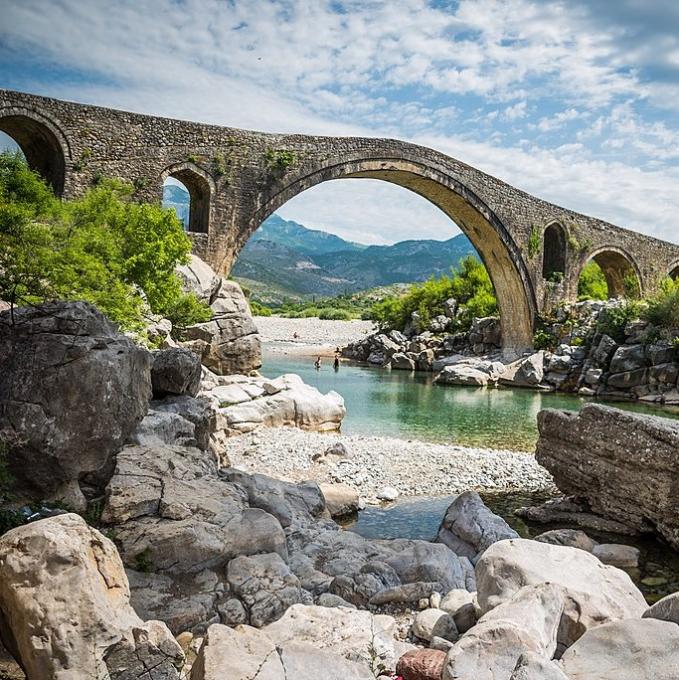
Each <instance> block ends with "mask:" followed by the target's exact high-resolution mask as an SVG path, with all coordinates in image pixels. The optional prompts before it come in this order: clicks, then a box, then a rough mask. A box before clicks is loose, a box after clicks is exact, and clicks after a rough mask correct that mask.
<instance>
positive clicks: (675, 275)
mask: <svg viewBox="0 0 679 680" xmlns="http://www.w3.org/2000/svg"><path fill="white" fill-rule="evenodd" d="M667 275H668V276H669V277H670V278H671V279H672V280H674V281H676V280H678V279H679V262H675V263H674V264H673V265H672V266H671V267H670V270H669V272H668V273H667Z"/></svg>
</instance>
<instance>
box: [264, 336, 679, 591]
mask: <svg viewBox="0 0 679 680" xmlns="http://www.w3.org/2000/svg"><path fill="white" fill-rule="evenodd" d="M262 373H263V374H264V375H266V376H268V377H276V376H278V375H281V374H282V373H296V374H297V375H299V376H301V377H302V379H303V380H304V382H306V383H308V384H310V385H314V386H315V387H317V388H318V389H319V390H320V391H321V392H328V391H329V390H335V391H336V392H338V393H339V394H341V395H342V396H343V397H344V401H345V404H346V407H347V415H346V417H345V419H344V421H343V423H342V432H343V433H345V434H363V435H372V436H388V437H398V438H403V439H417V440H421V441H431V442H436V443H457V444H463V445H467V446H479V447H487V448H494V449H510V450H520V451H533V450H534V449H535V442H536V440H537V420H536V418H537V414H538V412H539V411H540V410H541V409H543V408H563V409H569V410H578V409H579V408H580V407H581V406H582V405H583V404H584V403H586V402H587V401H588V400H586V399H583V398H580V397H577V396H575V395H569V394H557V393H551V392H535V391H532V390H519V389H503V388H499V389H493V388H490V389H488V388H480V389H479V388H473V387H461V386H460V387H457V386H451V385H446V386H437V385H433V384H432V375H431V374H428V373H417V372H416V373H408V372H406V371H390V370H385V369H382V368H373V367H370V366H362V365H351V364H344V363H343V364H342V365H341V366H340V368H339V370H338V371H335V370H333V368H332V364H331V362H330V361H329V360H325V363H324V365H322V367H321V369H320V370H318V371H317V370H316V369H315V368H314V366H313V359H311V358H309V357H300V356H285V355H281V354H279V353H270V352H267V351H266V349H265V354H264V366H263V368H262ZM615 405H616V406H618V407H620V408H624V409H627V410H631V411H637V412H641V413H648V414H654V415H662V416H666V417H669V418H679V409H676V408H672V409H670V408H665V409H660V408H657V407H653V406H648V405H645V404H639V403H628V402H622V403H617V404H615ZM482 496H483V499H484V501H485V502H486V503H487V504H488V506H489V507H490V508H491V509H492V510H493V511H494V512H496V513H497V514H499V515H501V516H503V517H504V518H505V519H506V520H507V522H509V524H510V525H511V526H512V527H513V528H514V529H515V530H516V531H517V532H518V533H519V534H520V535H521V536H524V537H532V536H535V535H537V534H538V533H541V532H542V531H545V530H546V529H547V528H550V527H545V526H541V525H533V526H531V525H527V524H526V523H524V522H522V521H521V520H520V519H518V518H517V517H516V516H515V515H514V514H513V513H514V510H515V509H516V508H517V507H520V506H522V505H529V504H536V503H539V502H542V501H544V500H546V497H545V496H544V494H542V495H541V494H522V493H496V494H482ZM451 501H452V497H437V498H435V497H418V498H407V499H402V500H400V501H399V502H397V503H395V504H391V505H388V506H382V507H368V508H366V509H365V510H364V511H362V512H360V513H359V515H358V517H357V518H356V519H354V520H353V521H352V522H349V523H348V524H347V525H346V528H347V529H349V530H351V531H356V532H357V533H360V534H361V535H363V536H366V537H367V538H419V539H425V540H431V539H432V538H434V536H435V535H436V531H437V529H438V525H439V523H440V522H441V519H442V517H443V515H444V513H445V510H446V508H447V507H448V505H449V504H450V502H451ZM588 533H591V535H592V537H593V538H595V539H596V540H599V541H601V542H621V543H627V544H631V545H636V546H637V547H638V548H639V549H640V551H641V562H640V568H639V569H638V570H631V571H630V575H631V576H632V578H633V579H634V581H635V582H636V583H637V585H638V586H639V587H640V588H641V590H642V592H643V593H644V595H645V596H646V598H647V599H648V600H649V602H653V601H655V600H657V599H659V598H660V597H662V596H664V595H666V594H668V593H670V592H675V591H676V590H679V554H678V553H677V552H675V551H674V550H672V549H670V548H668V547H667V546H665V545H664V544H662V543H660V542H659V541H656V540H654V539H652V538H641V539H631V538H629V537H620V536H606V535H602V534H599V535H597V534H595V533H593V532H588Z"/></svg>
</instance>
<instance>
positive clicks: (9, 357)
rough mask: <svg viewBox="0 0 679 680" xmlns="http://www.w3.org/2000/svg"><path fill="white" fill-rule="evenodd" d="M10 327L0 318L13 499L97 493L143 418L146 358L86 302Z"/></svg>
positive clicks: (59, 306)
mask: <svg viewBox="0 0 679 680" xmlns="http://www.w3.org/2000/svg"><path fill="white" fill-rule="evenodd" d="M14 320H15V322H14V323H12V318H11V316H10V313H9V312H2V313H0V364H2V371H0V432H2V433H3V437H4V438H5V440H6V442H7V444H8V445H9V448H10V450H11V455H10V456H8V459H9V465H10V472H11V474H12V476H13V477H14V480H15V483H16V486H15V491H19V489H21V490H22V491H25V492H26V493H28V494H29V495H32V496H37V497H38V498H45V497H47V496H50V495H54V494H55V493H56V492H57V490H58V489H59V487H60V486H63V485H64V484H68V483H73V482H78V481H80V480H82V479H83V478H84V477H86V476H88V475H89V476H90V477H91V478H92V477H96V478H97V481H98V482H99V483H101V481H102V480H105V479H106V478H107V477H108V476H110V473H111V470H112V465H113V458H114V455H115V453H116V452H117V451H118V450H119V449H120V448H121V447H122V446H123V444H124V442H125V441H126V440H127V438H128V437H129V436H130V434H131V433H132V432H133V431H134V429H135V428H136V427H137V424H138V423H139V422H140V421H141V419H142V418H143V417H144V415H145V414H146V412H147V410H148V402H149V398H150V396H151V371H150V368H151V354H150V353H149V352H147V351H146V350H145V349H143V348H141V347H139V346H137V345H135V344H134V343H133V342H132V341H131V340H130V339H128V338H126V337H125V336H123V335H122V334H120V333H119V332H118V330H117V328H116V327H115V326H114V324H113V323H111V322H110V321H109V320H108V319H107V318H106V317H105V316H104V315H103V314H102V313H101V312H99V311H98V310H97V309H96V308H95V307H93V306H92V305H90V304H88V303H85V302H56V303H45V304H43V305H39V306H37V307H30V308H28V307H27V308H21V309H15V310H14ZM104 483H105V482H104Z"/></svg>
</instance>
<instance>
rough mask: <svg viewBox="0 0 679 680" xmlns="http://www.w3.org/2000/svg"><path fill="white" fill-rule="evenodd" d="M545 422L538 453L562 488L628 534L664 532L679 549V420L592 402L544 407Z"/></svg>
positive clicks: (540, 418) (541, 421)
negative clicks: (574, 408) (678, 498)
mask: <svg viewBox="0 0 679 680" xmlns="http://www.w3.org/2000/svg"><path fill="white" fill-rule="evenodd" d="M538 429H539V432H540V437H539V440H538V444H537V453H536V455H537V460H538V462H539V463H540V464H541V465H542V466H544V467H545V468H547V469H548V470H549V471H550V472H551V473H552V475H553V477H554V481H555V483H556V485H557V486H558V487H559V489H560V490H561V491H562V492H564V493H565V494H569V495H573V496H576V497H578V498H580V499H583V500H584V501H586V504H587V506H588V508H589V510H590V511H591V512H592V513H594V514H596V515H598V516H601V517H603V518H604V519H607V520H611V521H614V522H616V523H618V524H620V525H622V526H623V528H626V529H627V531H628V533H631V532H634V533H646V532H657V533H659V534H660V535H662V536H663V537H664V538H665V539H666V540H667V541H668V542H669V543H670V544H671V545H673V546H674V547H675V548H679V515H678V514H677V512H676V507H675V503H674V495H675V493H674V489H675V480H676V477H677V474H678V473H679V460H678V459H677V456H676V451H677V447H679V422H677V421H675V420H670V419H668V418H661V417H657V416H646V415H640V414H637V413H631V412H629V411H622V410H620V409H616V408H611V407H609V406H602V405H599V404H586V405H585V406H583V408H582V409H581V410H580V411H579V412H578V413H574V412H570V411H557V410H551V409H547V410H544V411H541V412H540V413H539V414H538ZM631 498H633V499H634V502H633V503H631V502H630V499H631Z"/></svg>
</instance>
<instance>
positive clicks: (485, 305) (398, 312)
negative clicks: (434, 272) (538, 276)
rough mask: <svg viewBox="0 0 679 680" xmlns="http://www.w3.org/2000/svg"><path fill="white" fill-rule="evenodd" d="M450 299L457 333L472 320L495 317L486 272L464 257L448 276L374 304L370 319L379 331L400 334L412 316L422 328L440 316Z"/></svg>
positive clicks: (474, 261)
mask: <svg viewBox="0 0 679 680" xmlns="http://www.w3.org/2000/svg"><path fill="white" fill-rule="evenodd" d="M450 298H454V299H455V300H457V302H458V304H459V312H458V314H457V316H456V322H457V325H458V330H466V329H468V328H469V326H470V325H471V322H472V319H473V318H474V317H483V316H491V315H493V314H497V301H496V299H495V292H494V290H493V284H492V283H491V280H490V277H489V276H488V272H487V271H486V268H485V267H484V266H483V264H481V263H480V262H479V261H478V260H477V259H476V258H474V257H467V258H465V259H464V260H462V262H461V263H460V268H459V270H458V271H455V270H454V271H453V272H452V274H451V275H450V276H445V275H444V276H440V277H438V278H432V279H429V280H428V281H425V282H424V283H420V284H415V285H413V286H411V287H410V289H409V290H408V291H407V292H406V293H405V294H404V295H401V296H398V297H396V296H392V297H387V298H385V299H384V300H382V301H380V302H378V303H376V304H375V305H373V307H372V310H371V312H372V314H371V316H372V318H373V319H375V321H377V323H378V325H379V327H380V328H381V329H382V330H391V329H398V330H403V329H404V328H405V327H406V325H407V324H408V323H409V322H410V320H411V318H412V314H413V312H417V313H418V314H419V315H420V319H421V320H422V323H423V324H427V323H428V322H429V321H430V320H431V319H432V318H434V317H435V316H438V315H440V314H443V313H444V303H445V302H446V300H448V299H450Z"/></svg>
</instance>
